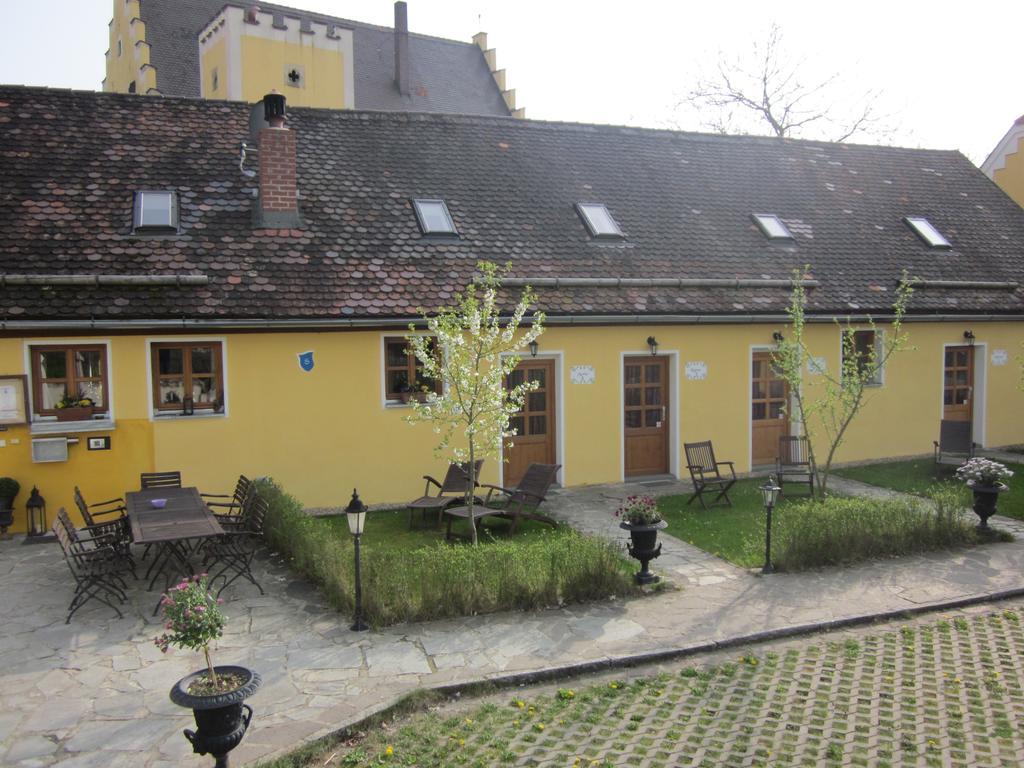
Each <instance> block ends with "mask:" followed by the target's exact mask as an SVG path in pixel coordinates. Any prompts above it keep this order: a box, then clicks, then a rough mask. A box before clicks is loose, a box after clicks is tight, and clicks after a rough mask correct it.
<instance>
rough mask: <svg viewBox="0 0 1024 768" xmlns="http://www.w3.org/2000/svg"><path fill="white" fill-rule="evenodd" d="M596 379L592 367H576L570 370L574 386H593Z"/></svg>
mask: <svg viewBox="0 0 1024 768" xmlns="http://www.w3.org/2000/svg"><path fill="white" fill-rule="evenodd" d="M596 378H597V377H596V376H595V374H594V366H592V365H574V366H573V367H572V368H570V369H569V381H571V382H572V383H573V384H593V383H594V380H595V379H596Z"/></svg>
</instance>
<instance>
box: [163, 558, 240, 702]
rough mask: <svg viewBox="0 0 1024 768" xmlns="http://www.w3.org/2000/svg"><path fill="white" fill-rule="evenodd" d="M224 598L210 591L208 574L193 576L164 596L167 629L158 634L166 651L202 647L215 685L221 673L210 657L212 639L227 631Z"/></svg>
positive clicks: (215, 685)
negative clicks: (217, 596)
mask: <svg viewBox="0 0 1024 768" xmlns="http://www.w3.org/2000/svg"><path fill="white" fill-rule="evenodd" d="M221 602H222V601H221V600H219V599H217V598H215V597H214V596H213V595H212V594H211V593H210V588H209V584H208V583H207V578H206V574H205V573H203V574H200V575H199V576H193V577H192V578H190V579H186V580H185V581H182V582H181V583H180V584H178V585H177V586H175V587H171V589H169V590H167V592H166V593H165V594H164V596H163V597H162V598H161V600H160V605H161V607H162V608H163V609H164V618H165V619H167V622H166V623H165V624H164V629H165V630H167V631H166V632H164V633H163V634H162V635H160V636H159V637H157V638H156V639H155V640H154V642H155V643H156V647H157V648H159V649H160V650H161V651H163V652H164V653H167V649H168V648H170V647H171V646H172V645H173V646H177V647H178V648H189V649H191V650H193V651H202V652H203V656H204V657H205V658H206V668H207V674H208V675H209V678H210V682H211V683H212V684H213V686H214V688H216V687H217V686H218V682H217V673H216V672H215V671H214V669H213V661H212V660H211V659H210V643H212V642H214V641H215V640H219V639H220V636H221V635H222V634H224V622H225V619H224V614H223V612H222V611H221V609H220V605H221Z"/></svg>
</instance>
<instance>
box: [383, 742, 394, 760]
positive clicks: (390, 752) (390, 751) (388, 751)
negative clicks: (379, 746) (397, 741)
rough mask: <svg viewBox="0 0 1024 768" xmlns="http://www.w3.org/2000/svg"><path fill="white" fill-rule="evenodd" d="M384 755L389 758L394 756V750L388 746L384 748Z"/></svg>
mask: <svg viewBox="0 0 1024 768" xmlns="http://www.w3.org/2000/svg"><path fill="white" fill-rule="evenodd" d="M384 754H385V755H386V756H387V757H391V756H392V755H393V754H395V748H394V747H392V746H391V745H390V744H388V745H387V747H385V748H384Z"/></svg>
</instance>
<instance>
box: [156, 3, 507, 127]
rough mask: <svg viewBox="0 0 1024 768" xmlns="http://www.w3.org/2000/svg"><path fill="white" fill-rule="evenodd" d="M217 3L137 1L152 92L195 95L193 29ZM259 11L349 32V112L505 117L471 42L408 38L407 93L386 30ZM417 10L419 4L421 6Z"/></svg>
mask: <svg viewBox="0 0 1024 768" xmlns="http://www.w3.org/2000/svg"><path fill="white" fill-rule="evenodd" d="M225 4H226V3H225V0H174V2H167V0H142V5H141V9H140V10H141V17H142V20H143V21H144V22H145V23H146V40H147V42H149V44H150V60H151V62H152V64H153V65H154V66H155V67H156V72H157V87H158V89H159V90H160V92H161V93H163V94H165V95H167V96H189V97H192V96H199V44H198V42H197V40H198V35H199V31H200V30H201V29H202V28H203V27H205V26H206V25H207V24H208V23H209V22H210V20H211V19H213V17H214V16H215V15H216V14H217V13H218V12H220V10H221V9H222V8H223V7H224V6H225ZM259 7H260V9H261V10H263V11H267V12H270V13H275V12H281V13H285V14H287V16H288V17H290V18H298V19H311V20H312V21H314V22H318V23H325V24H337V25H340V26H342V27H345V28H346V29H351V30H352V37H353V40H352V45H353V49H354V53H355V73H354V74H355V105H356V108H357V109H388V110H392V109H393V110H404V111H415V112H455V113H460V114H471V115H476V114H480V115H500V116H505V115H508V113H509V112H508V107H507V105H506V104H505V100H504V99H503V98H502V95H501V91H499V90H498V86H497V84H496V83H495V82H494V78H493V77H492V76H491V72H490V70H489V69H488V67H487V63H486V61H485V60H484V57H483V54H482V53H481V51H480V49H479V48H478V47H477V46H476V45H474V44H472V43H463V42H458V41H456V40H445V39H443V38H439V37H430V36H427V35H418V34H415V33H411V34H410V35H409V60H410V86H411V88H410V90H411V93H410V95H408V96H402V95H401V94H400V93H399V92H398V88H397V87H396V86H395V83H394V76H395V43H394V30H393V29H391V28H390V27H380V26H375V25H373V24H364V23H362V22H357V21H349V20H348V19H339V18H336V17H334V16H325V15H324V14H322V13H313V12H311V11H302V10H297V9H294V8H288V7H286V6H282V5H276V4H272V3H259ZM424 7H425V6H424Z"/></svg>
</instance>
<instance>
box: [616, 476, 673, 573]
mask: <svg viewBox="0 0 1024 768" xmlns="http://www.w3.org/2000/svg"><path fill="white" fill-rule="evenodd" d="M615 517H617V518H620V521H619V527H620V528H622V529H623V530H626V531H629V538H630V546H629V555H630V557H633V558H635V559H637V560H639V561H640V573H638V574H637V575H636V583H637V584H652V583H654V582H656V581H658V579H659V577H658V576H655V575H654V574H653V573H651V570H650V562H651V560H653V559H654V558H656V557H658V556H660V555H661V544H658V531H660V530H662V529H663V528H666V527H667V526H668V523H666V522H665V521H664V520H663V519H662V517H661V512H660V511H659V510H658V503H657V502H656V501H655V500H654V499H653V498H651V497H650V496H627V497H626V500H625V501H624V502H622V506H620V507H619V508H618V509H617V510H615Z"/></svg>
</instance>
